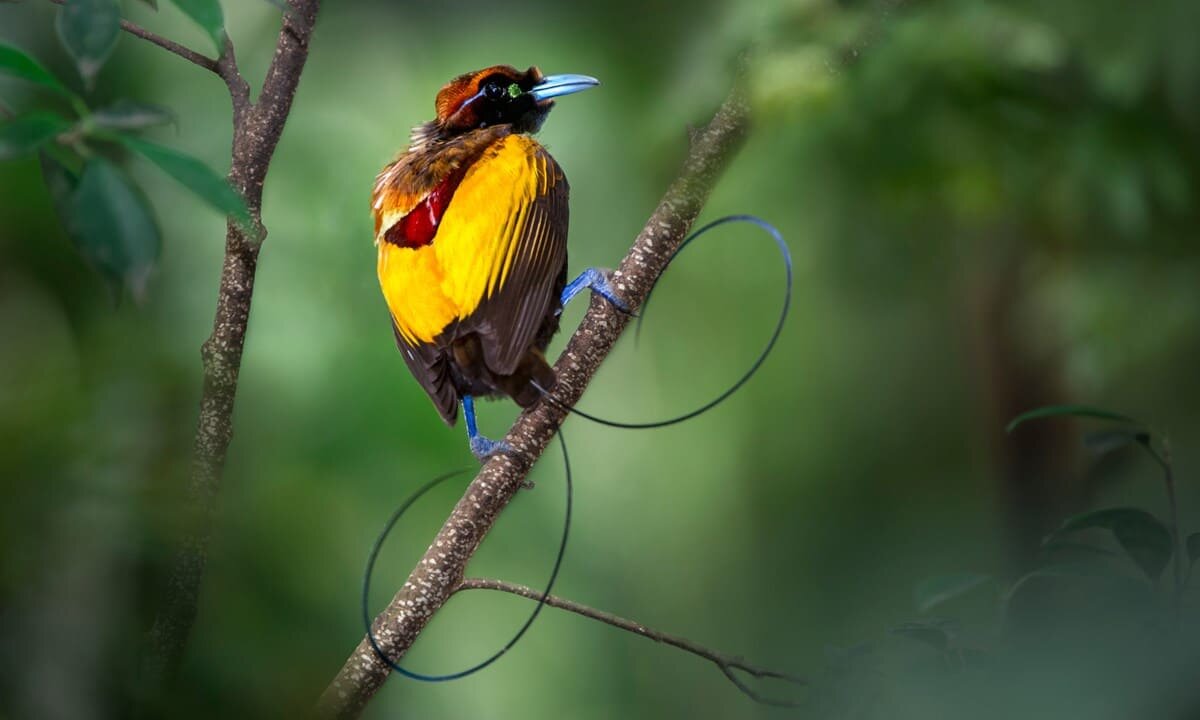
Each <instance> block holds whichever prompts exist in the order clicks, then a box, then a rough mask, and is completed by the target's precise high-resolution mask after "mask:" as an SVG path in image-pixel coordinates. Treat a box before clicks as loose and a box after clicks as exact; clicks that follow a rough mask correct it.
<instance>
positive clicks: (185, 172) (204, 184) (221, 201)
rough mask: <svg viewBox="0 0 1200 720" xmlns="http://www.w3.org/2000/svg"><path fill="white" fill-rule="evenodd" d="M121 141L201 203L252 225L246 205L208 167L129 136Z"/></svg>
mask: <svg viewBox="0 0 1200 720" xmlns="http://www.w3.org/2000/svg"><path fill="white" fill-rule="evenodd" d="M118 139H119V140H120V141H121V142H122V143H123V144H124V145H125V146H126V147H128V148H129V149H130V150H133V151H135V152H137V153H140V154H141V155H142V156H143V157H145V158H146V159H147V160H149V161H150V162H152V163H154V164H155V165H157V166H158V167H159V169H160V170H162V171H163V172H165V173H166V174H168V175H170V176H171V177H173V178H175V179H176V180H177V181H179V183H180V184H182V185H183V186H184V187H186V188H187V189H188V190H191V191H192V192H193V193H195V194H196V195H197V196H198V197H199V198H200V199H201V200H203V201H205V202H206V203H208V204H209V205H211V206H213V207H214V208H216V209H217V210H219V211H221V212H222V213H224V214H225V215H229V216H232V217H233V218H234V219H235V220H237V221H238V222H240V223H242V224H243V225H246V226H249V225H250V224H251V221H250V211H249V210H248V209H246V201H245V200H243V199H242V196H241V195H240V194H239V193H238V192H237V191H236V190H234V189H233V187H232V186H231V185H230V184H229V182H228V181H227V180H226V179H225V178H223V177H221V176H220V175H218V174H217V173H216V172H214V171H213V170H212V169H211V168H209V167H208V166H207V165H205V164H204V163H202V162H200V161H199V160H197V159H196V158H194V157H191V156H190V155H184V154H183V153H181V152H178V151H176V150H172V149H171V148H168V147H163V146H162V145H156V144H154V143H149V142H146V141H145V140H139V139H138V138H134V137H130V136H128V135H121V136H119V138H118Z"/></svg>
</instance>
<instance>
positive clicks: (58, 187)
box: [38, 152, 79, 229]
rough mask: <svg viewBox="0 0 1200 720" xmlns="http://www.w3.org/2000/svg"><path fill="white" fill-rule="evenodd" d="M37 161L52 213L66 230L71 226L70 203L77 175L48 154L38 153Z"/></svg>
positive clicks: (77, 181)
mask: <svg viewBox="0 0 1200 720" xmlns="http://www.w3.org/2000/svg"><path fill="white" fill-rule="evenodd" d="M38 160H39V161H40V162H41V165H42V180H43V181H45V183H46V190H47V191H49V193H50V202H51V203H52V204H53V205H54V212H55V213H56V214H57V215H58V221H59V222H60V223H62V226H63V228H64V229H67V228H69V227H70V225H71V220H70V217H71V211H72V203H73V202H74V197H75V188H76V187H77V186H78V185H79V175H78V174H77V173H74V172H72V171H71V170H70V169H69V168H67V166H66V165H64V164H62V163H61V162H59V161H58V160H56V159H54V158H53V157H51V156H50V154H49V153H46V152H40V153H38Z"/></svg>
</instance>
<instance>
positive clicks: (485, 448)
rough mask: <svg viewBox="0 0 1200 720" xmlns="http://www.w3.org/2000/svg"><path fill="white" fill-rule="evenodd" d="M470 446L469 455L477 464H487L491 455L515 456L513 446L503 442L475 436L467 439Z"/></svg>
mask: <svg viewBox="0 0 1200 720" xmlns="http://www.w3.org/2000/svg"><path fill="white" fill-rule="evenodd" d="M469 443H470V445H471V454H472V455H474V456H475V459H476V460H478V461H479V462H481V463H482V462H487V460H488V458H490V457H491V456H493V455H515V454H516V451H515V450H513V446H512V445H509V444H508V443H506V442H504V441H503V440H489V439H488V438H485V437H484V436H482V435H475V436H474V437H472V438H470V439H469Z"/></svg>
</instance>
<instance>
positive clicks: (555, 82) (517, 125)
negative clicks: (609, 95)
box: [437, 65, 600, 135]
mask: <svg viewBox="0 0 1200 720" xmlns="http://www.w3.org/2000/svg"><path fill="white" fill-rule="evenodd" d="M599 84H600V81H599V80H597V79H596V78H593V77H588V76H587V75H543V74H542V71H541V70H539V69H537V67H531V68H529V69H528V70H526V71H524V72H521V71H520V70H517V69H516V68H514V67H511V66H509V65H494V66H492V67H489V68H484V69H483V70H476V71H475V72H470V73H467V74H465V75H459V76H458V77H456V78H454V79H453V80H451V81H450V82H449V83H447V84H446V86H445V87H443V88H442V89H441V91H440V92H439V93H438V94H437V123H438V125H439V126H440V127H441V130H442V131H443V132H444V133H447V134H450V135H453V134H457V133H462V132H467V131H469V130H474V129H476V128H481V127H490V126H493V125H505V124H507V125H512V126H513V130H515V131H517V132H537V131H538V129H539V128H540V127H541V126H542V121H544V120H545V119H546V115H547V114H548V113H549V112H550V109H551V108H552V107H554V98H556V97H561V96H563V95H570V94H571V93H576V92H579V91H580V90H587V89H588V88H590V87H595V86H596V85H599Z"/></svg>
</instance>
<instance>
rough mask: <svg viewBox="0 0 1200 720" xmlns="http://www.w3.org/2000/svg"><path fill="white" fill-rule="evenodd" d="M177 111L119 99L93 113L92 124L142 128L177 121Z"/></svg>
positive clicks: (108, 126) (132, 128)
mask: <svg viewBox="0 0 1200 720" xmlns="http://www.w3.org/2000/svg"><path fill="white" fill-rule="evenodd" d="M175 119H176V118H175V113H174V112H172V111H171V109H170V108H168V107H164V106H162V105H151V104H148V103H139V102H134V101H132V100H118V101H116V102H115V103H113V104H112V105H108V106H106V107H102V108H100V109H99V110H96V111H95V112H93V113H92V116H91V120H92V124H94V125H95V126H96V127H100V128H106V129H109V130H141V129H142V128H148V127H154V126H156V125H167V124H171V123H174V122H175Z"/></svg>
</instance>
